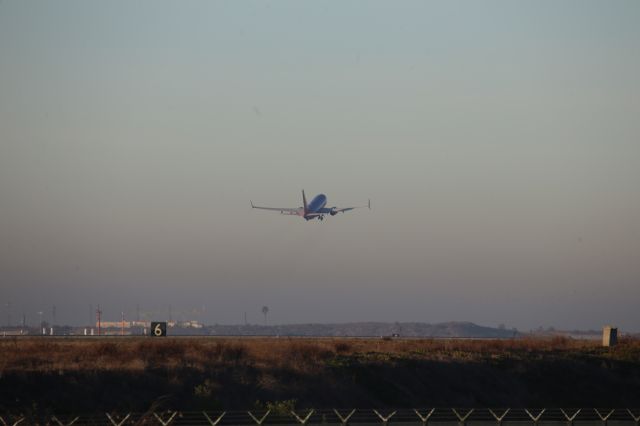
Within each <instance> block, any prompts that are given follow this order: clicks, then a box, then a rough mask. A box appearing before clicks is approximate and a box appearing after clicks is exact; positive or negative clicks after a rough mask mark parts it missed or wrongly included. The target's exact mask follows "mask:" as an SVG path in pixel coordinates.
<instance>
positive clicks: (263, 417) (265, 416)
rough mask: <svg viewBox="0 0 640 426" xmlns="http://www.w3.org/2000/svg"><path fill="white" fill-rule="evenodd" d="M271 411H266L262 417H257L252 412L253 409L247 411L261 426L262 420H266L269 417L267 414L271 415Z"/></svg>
mask: <svg viewBox="0 0 640 426" xmlns="http://www.w3.org/2000/svg"><path fill="white" fill-rule="evenodd" d="M270 412H271V410H267V412H266V413H264V416H262V417H261V418H260V419H257V418H256V417H255V416H254V415H253V414H252V413H251V411H247V413H249V416H250V417H251V418H252V419H253V421H254V422H256V424H257V425H258V426H260V425H261V424H262V422H264V420H265V419H266V418H267V416H268V415H269V413H270Z"/></svg>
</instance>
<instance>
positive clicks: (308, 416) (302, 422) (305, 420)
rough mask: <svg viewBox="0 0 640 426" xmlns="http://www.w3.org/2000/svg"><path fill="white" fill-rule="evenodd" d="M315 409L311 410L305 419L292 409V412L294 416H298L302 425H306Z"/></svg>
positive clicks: (297, 418)
mask: <svg viewBox="0 0 640 426" xmlns="http://www.w3.org/2000/svg"><path fill="white" fill-rule="evenodd" d="M313 411H314V410H310V411H309V414H307V417H305V418H304V419H303V418H301V417H300V416H298V415H297V414H296V412H295V411H293V410H291V414H293V416H294V417H295V418H296V420H297V421H298V422H299V423H300V424H301V425H306V424H307V422H308V421H309V419H310V418H311V415H312V414H313Z"/></svg>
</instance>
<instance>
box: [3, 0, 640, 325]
mask: <svg viewBox="0 0 640 426" xmlns="http://www.w3.org/2000/svg"><path fill="white" fill-rule="evenodd" d="M639 23H640V2H638V1H635V0H629V1H606V2H605V1H583V0H580V1H555V0H553V1H551V0H549V1H533V0H531V1H506V0H505V1H483V2H472V1H468V2H453V1H442V2H422V1H419V2H411V1H402V2H395V1H394V2H391V1H384V2H376V1H369V0H367V1H364V0H363V1H335V2H300V1H273V2H266V1H265V2H258V1H255V2H249V1H247V2H238V1H219V2H209V1H206V2H204V1H203V2H197V1H191V2H177V1H176V2H161V1H154V2H152V1H140V2H128V1H110V2H98V1H85V0H78V1H56V2H47V1H18V0H15V1H11V0H4V1H1V2H0V298H1V301H2V306H1V307H0V312H2V314H3V315H4V318H0V321H1V322H2V323H5V322H6V314H7V306H6V303H7V302H11V312H12V314H13V318H14V322H15V321H16V319H17V318H18V317H20V316H21V313H22V311H24V312H26V315H27V320H28V321H29V320H31V322H35V321H36V319H37V315H36V312H38V311H44V312H45V314H44V316H45V318H50V316H51V313H50V312H51V305H52V304H55V305H56V306H57V312H58V320H59V322H66V323H81V322H87V321H88V317H89V304H92V305H93V306H94V307H95V306H96V305H97V304H98V303H100V304H101V306H102V307H103V311H104V316H105V318H106V319H117V318H119V312H120V311H121V310H125V312H126V313H127V315H128V316H129V317H131V316H132V315H133V314H132V313H133V312H134V311H135V306H136V304H140V306H141V310H142V311H154V312H155V314H154V317H155V318H158V317H160V316H162V315H165V314H163V313H162V312H163V311H164V312H166V311H167V310H168V306H169V305H171V306H172V310H173V313H174V314H173V315H174V317H189V316H193V315H194V314H189V311H191V310H193V309H200V310H202V308H203V307H204V308H205V310H206V311H205V313H204V314H199V315H200V318H201V319H203V320H205V321H206V322H207V323H241V322H242V321H243V313H244V312H245V311H246V312H247V315H248V319H249V321H250V322H253V323H259V322H261V321H262V315H261V313H260V308H261V306H262V305H268V306H269V307H270V309H271V311H270V313H269V321H270V322H271V323H294V322H296V323H297V322H343V321H374V320H377V321H425V322H439V321H449V320H469V321H474V322H478V323H481V324H487V325H497V324H499V323H505V324H506V325H507V326H509V327H518V328H520V329H523V330H528V329H530V328H534V327H537V326H539V325H543V326H549V325H553V326H556V327H561V328H599V327H601V326H602V325H603V324H607V323H612V324H616V325H618V326H620V327H621V328H622V331H625V330H635V331H638V330H640V185H639V183H640V138H639V137H640V25H639ZM302 188H304V189H305V190H306V191H307V193H308V194H316V193H318V192H323V193H326V194H327V196H328V198H329V205H330V206H333V205H337V206H345V205H346V206H348V205H352V204H354V203H355V204H356V205H357V204H363V203H365V204H366V201H367V199H368V198H371V200H372V206H373V210H372V211H367V210H366V209H364V210H362V211H355V212H350V213H348V214H344V215H340V216H337V217H334V218H329V219H328V220H325V221H324V222H322V223H320V222H317V221H315V222H310V223H305V222H304V221H303V220H301V219H300V218H297V217H288V216H280V215H278V214H276V213H272V212H262V211H256V210H251V209H250V206H249V200H250V199H252V200H253V201H254V202H255V203H259V204H267V205H269V204H271V205H275V206H278V207H280V206H285V207H287V206H290V207H296V206H299V205H300V204H301V197H300V190H301V189H302Z"/></svg>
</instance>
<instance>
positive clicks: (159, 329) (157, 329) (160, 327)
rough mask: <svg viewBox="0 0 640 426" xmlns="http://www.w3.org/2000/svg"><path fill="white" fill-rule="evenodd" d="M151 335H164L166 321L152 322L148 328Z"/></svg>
mask: <svg viewBox="0 0 640 426" xmlns="http://www.w3.org/2000/svg"><path fill="white" fill-rule="evenodd" d="M149 331H150V333H149V335H150V336H151V337H165V336H166V335H167V323H166V322H152V323H151V330H149Z"/></svg>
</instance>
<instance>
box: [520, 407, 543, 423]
mask: <svg viewBox="0 0 640 426" xmlns="http://www.w3.org/2000/svg"><path fill="white" fill-rule="evenodd" d="M545 410H546V408H543V409H542V410H540V412H539V413H538V414H537V415H535V416H534V415H533V414H531V412H530V411H529V410H528V409H526V408H525V409H524V411H525V412H526V413H527V414H528V415H529V417H531V421H532V422H533V426H538V420H540V417H542V415H543V414H544V412H545Z"/></svg>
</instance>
